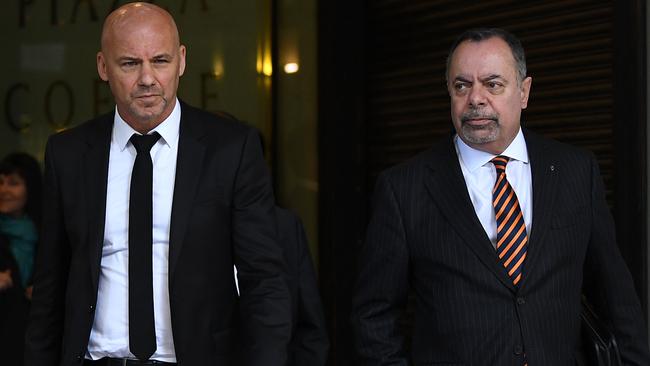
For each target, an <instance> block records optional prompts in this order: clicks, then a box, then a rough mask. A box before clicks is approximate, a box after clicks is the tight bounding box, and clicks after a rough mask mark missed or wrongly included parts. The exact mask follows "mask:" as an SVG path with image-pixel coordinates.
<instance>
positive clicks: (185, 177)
mask: <svg viewBox="0 0 650 366" xmlns="http://www.w3.org/2000/svg"><path fill="white" fill-rule="evenodd" d="M192 112H193V111H192V109H191V107H188V106H187V105H186V104H183V103H181V126H180V135H179V138H178V157H177V159H176V181H175V183H174V199H173V203H172V213H171V224H170V225H171V228H170V232H169V279H170V283H171V279H172V278H173V277H174V271H175V269H176V264H177V263H178V258H179V256H180V253H181V249H182V247H183V242H184V240H183V238H184V237H185V231H186V230H187V224H188V220H189V218H190V213H191V210H192V205H193V202H194V196H195V194H196V188H197V186H198V183H199V179H200V177H201V172H202V167H203V156H204V154H205V146H204V145H203V143H201V142H200V139H201V137H202V136H203V134H204V131H203V129H202V125H201V122H200V121H198V120H197V119H196V118H193V117H192Z"/></svg>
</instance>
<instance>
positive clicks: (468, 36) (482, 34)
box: [445, 28, 526, 82]
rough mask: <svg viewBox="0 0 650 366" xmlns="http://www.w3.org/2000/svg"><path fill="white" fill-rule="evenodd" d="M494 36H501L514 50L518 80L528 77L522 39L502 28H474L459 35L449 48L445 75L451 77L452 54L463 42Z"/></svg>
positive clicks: (477, 40) (478, 40)
mask: <svg viewBox="0 0 650 366" xmlns="http://www.w3.org/2000/svg"><path fill="white" fill-rule="evenodd" d="M493 37H498V38H501V39H502V40H503V41H504V42H506V43H507V44H508V46H509V47H510V51H512V57H513V58H514V59H515V66H516V67H517V76H518V82H521V81H523V80H524V79H525V78H526V55H525V54H524V47H523V46H522V45H521V41H519V39H518V38H517V37H515V36H514V35H513V34H512V33H510V32H508V31H506V30H503V29H501V28H474V29H469V30H466V31H465V32H463V33H462V34H461V35H460V36H458V38H456V40H455V41H454V43H452V45H451V48H450V49H449V54H448V55H447V70H446V71H445V77H446V78H449V65H450V64H451V56H452V55H453V54H454V51H456V48H458V46H459V45H460V44H461V43H463V42H465V41H470V42H480V41H485V40H487V39H490V38H493Z"/></svg>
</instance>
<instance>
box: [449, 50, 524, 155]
mask: <svg viewBox="0 0 650 366" xmlns="http://www.w3.org/2000/svg"><path fill="white" fill-rule="evenodd" d="M531 83H532V79H531V78H530V77H527V78H525V79H524V80H522V81H519V80H518V77H517V69H516V63H515V59H514V57H513V56H512V51H511V50H510V47H509V46H508V44H507V43H506V42H505V41H503V40H502V39H500V38H498V37H492V38H489V39H486V40H483V41H480V42H470V41H465V42H462V43H461V44H460V45H459V46H458V48H456V50H455V51H454V53H453V55H452V58H451V62H450V65H449V75H448V81H447V89H448V91H449V96H450V97H451V118H452V121H453V124H454V128H455V129H456V132H457V133H458V136H459V137H460V138H461V139H462V140H463V141H464V142H465V143H466V144H467V145H469V146H471V147H473V148H475V149H478V150H481V151H486V152H489V153H492V154H500V153H502V152H503V151H504V150H505V149H506V148H507V147H508V145H510V143H511V142H512V140H513V139H514V138H515V136H516V135H517V132H518V131H519V126H520V118H521V110H522V109H525V108H526V107H527V105H528V94H529V92H530V86H531Z"/></svg>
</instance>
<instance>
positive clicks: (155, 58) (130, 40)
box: [97, 3, 185, 133]
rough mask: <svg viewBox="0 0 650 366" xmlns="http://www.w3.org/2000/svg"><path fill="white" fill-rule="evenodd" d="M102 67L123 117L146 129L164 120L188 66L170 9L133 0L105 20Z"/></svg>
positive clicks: (99, 55) (99, 61) (99, 67)
mask: <svg viewBox="0 0 650 366" xmlns="http://www.w3.org/2000/svg"><path fill="white" fill-rule="evenodd" d="M101 48H102V49H101V51H100V52H98V53H97V71H98V73H99V76H100V77H101V78H102V80H104V81H107V82H108V84H109V86H110V88H111V92H112V93H113V97H115V103H116V105H117V112H118V113H119V115H120V117H122V119H123V120H124V121H125V122H126V123H128V124H129V125H130V126H131V127H132V128H133V129H134V130H136V131H139V132H141V133H146V132H148V131H150V130H152V129H154V128H155V127H156V126H158V125H159V124H160V123H162V122H163V121H164V120H165V119H166V118H167V117H168V116H169V115H170V114H171V112H172V111H173V109H174V106H175V105H176V91H177V89H178V82H179V78H180V76H181V75H183V72H184V70H185V46H183V45H181V44H180V41H179V37H178V28H177V27H176V23H175V22H174V19H173V18H172V16H171V15H170V14H169V13H168V12H167V11H165V10H164V9H162V8H160V7H158V6H156V5H152V4H149V3H130V4H126V5H123V6H121V7H120V8H118V9H116V10H115V11H113V12H112V13H110V14H109V15H108V17H107V18H106V20H105V21H104V27H103V29H102V39H101Z"/></svg>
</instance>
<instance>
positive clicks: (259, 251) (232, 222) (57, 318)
mask: <svg viewBox="0 0 650 366" xmlns="http://www.w3.org/2000/svg"><path fill="white" fill-rule="evenodd" d="M112 125H113V114H112V113H111V114H109V115H105V116H103V117H100V118H97V119H94V120H91V121H89V122H87V123H85V124H83V125H81V126H79V127H77V128H73V129H71V130H68V131H65V132H63V133H60V134H57V135H55V136H53V137H51V138H50V140H49V141H48V144H47V149H46V153H45V165H46V168H45V209H44V220H43V221H44V224H43V234H42V238H43V241H42V244H41V246H40V247H39V250H38V255H37V263H36V266H35V275H34V298H33V304H32V312H31V320H30V325H29V328H28V335H27V349H26V352H25V354H26V365H29V366H43V365H57V364H60V365H76V364H78V361H80V360H81V358H83V357H84V354H85V352H86V348H87V344H88V337H89V335H90V330H91V327H92V324H93V317H94V310H95V303H96V299H97V284H98V276H99V268H100V259H101V254H102V243H103V233H104V220H105V207H106V178H107V174H108V158H109V147H110V140H111V131H112ZM273 201H274V200H273V194H272V189H271V184H270V179H269V174H268V172H267V168H266V164H265V162H264V160H263V158H262V151H261V149H260V144H259V138H258V137H257V133H256V132H255V131H254V130H253V129H252V128H249V127H246V126H244V125H243V124H240V123H236V122H233V121H228V120H224V119H221V118H217V117H215V116H213V115H210V114H207V113H205V112H202V111H199V110H197V109H194V108H192V107H190V106H188V105H186V104H183V103H181V124H180V136H179V145H178V157H177V166H176V180H175V186H174V197H173V204H172V212H171V229H170V237H169V296H170V308H171V321H172V329H173V336H174V347H175V350H176V357H177V359H178V362H179V365H187V366H194V365H229V364H231V363H232V355H231V352H232V348H233V347H232V343H233V341H234V340H233V336H232V334H231V333H232V331H233V329H232V328H233V321H234V317H235V314H237V311H236V310H237V308H239V310H240V311H241V314H242V316H243V317H246V318H247V324H248V327H246V329H244V330H243V333H244V334H245V335H246V336H247V339H249V340H250V345H249V346H250V348H249V349H248V352H247V363H248V364H253V365H284V364H285V362H286V349H287V345H288V341H289V336H290V316H291V315H290V304H289V293H288V289H287V286H286V283H285V281H284V280H283V278H282V276H283V272H284V260H283V257H282V250H281V249H280V247H279V246H278V245H277V243H276V235H277V233H276V226H275V221H274V216H273V208H274V202H273ZM233 264H236V265H237V268H238V269H239V270H240V272H239V285H240V289H241V298H239V299H238V297H237V293H236V289H235V286H234V283H233V281H232V266H233Z"/></svg>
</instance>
